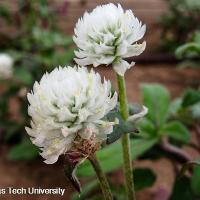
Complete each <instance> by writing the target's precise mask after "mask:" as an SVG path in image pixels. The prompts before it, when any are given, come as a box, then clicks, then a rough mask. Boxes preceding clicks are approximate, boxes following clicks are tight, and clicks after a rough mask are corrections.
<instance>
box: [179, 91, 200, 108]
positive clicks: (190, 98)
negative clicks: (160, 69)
mask: <svg viewBox="0 0 200 200" xmlns="http://www.w3.org/2000/svg"><path fill="white" fill-rule="evenodd" d="M198 102H200V91H197V90H194V89H188V90H187V91H186V93H185V94H184V97H183V102H182V106H183V107H188V106H191V105H194V104H196V103H198Z"/></svg>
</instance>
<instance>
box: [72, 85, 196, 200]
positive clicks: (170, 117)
mask: <svg viewBox="0 0 200 200" xmlns="http://www.w3.org/2000/svg"><path fill="white" fill-rule="evenodd" d="M141 91H142V96H143V103H144V105H145V106H146V107H148V109H149V112H148V114H147V116H146V117H145V118H144V119H143V120H141V121H140V122H139V123H138V126H139V130H140V133H139V134H137V135H136V134H134V135H131V155H132V159H133V160H134V159H136V158H137V159H145V160H147V159H148V160H154V159H159V158H163V157H166V158H167V159H169V160H170V161H171V162H172V164H173V165H177V164H183V163H185V162H187V161H189V160H190V158H189V157H187V155H186V154H187V153H186V152H185V151H184V150H183V149H182V146H192V145H193V143H192V141H191V133H190V131H189V129H190V128H191V126H195V125H196V124H197V122H198V121H199V120H200V115H199V116H198V117H197V115H196V114H195V115H193V114H192V113H193V111H192V110H194V109H193V106H195V105H196V104H198V103H199V100H200V99H199V97H200V96H199V95H200V93H198V91H196V90H193V89H188V90H187V91H186V92H185V93H184V95H183V96H182V97H180V98H178V99H175V100H173V101H171V100H170V94H169V92H168V90H167V89H166V88H165V87H163V86H162V85H158V84H151V85H149V84H148V85H147V84H145V85H143V86H142V90H141ZM183 112H184V116H187V121H186V119H184V118H183ZM194 148H195V149H196V148H200V147H199V146H198V147H194ZM121 152H122V149H121V144H120V143H119V142H116V143H114V144H112V145H109V146H106V147H105V148H103V149H102V150H101V151H99V152H97V157H98V159H99V161H100V163H101V165H102V168H103V170H104V172H105V173H111V172H113V171H115V170H118V169H120V168H121V167H122V164H123V158H122V153H121ZM177 152H178V153H177ZM196 170H197V169H196V168H195V170H194V175H193V176H192V178H187V181H189V183H188V184H189V185H190V188H189V189H188V190H189V192H191V197H192V198H191V199H194V198H193V197H194V196H196V195H197V196H198V195H199V194H196V190H195V188H197V187H199V180H200V179H199V176H197V175H196V174H198V172H196ZM77 175H78V176H80V177H85V178H87V177H88V178H90V179H91V178H92V177H95V173H94V171H93V169H92V167H91V166H90V163H89V162H87V161H85V162H84V163H83V164H81V165H80V166H78V170H77ZM134 176H135V184H136V186H135V187H136V188H137V190H142V189H145V188H146V187H151V186H152V185H153V184H154V182H155V180H156V175H155V174H154V173H153V172H152V171H151V170H150V169H148V168H145V169H143V168H139V169H136V170H135V172H134ZM177 181H178V182H177V183H175V185H174V187H175V188H174V192H173V193H172V196H171V199H176V198H177V197H178V196H177V195H179V197H182V196H181V195H182V194H180V192H181V190H184V187H185V185H184V184H181V183H180V182H179V180H177ZM183 183H184V180H183ZM112 188H113V194H114V196H115V198H116V199H117V200H120V199H124V198H125V196H126V194H125V188H124V186H123V185H120V186H118V185H112ZM82 191H83V193H82V195H81V196H80V198H81V199H86V198H87V199H95V198H96V196H97V197H98V191H99V185H98V183H97V182H96V181H94V182H92V183H91V182H90V183H89V184H86V185H85V186H84V187H83V188H82ZM178 193H179V194H178ZM94 194H95V195H96V196H95V197H94ZM185 195H186V194H184V196H185ZM186 197H187V195H186ZM77 198H78V195H76V194H75V195H74V196H73V197H72V199H73V200H75V199H77ZM97 199H98V198H97Z"/></svg>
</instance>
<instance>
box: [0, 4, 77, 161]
mask: <svg viewBox="0 0 200 200" xmlns="http://www.w3.org/2000/svg"><path fill="white" fill-rule="evenodd" d="M16 2H17V5H16V6H17V7H16V11H15V10H11V8H10V7H9V6H6V5H4V4H3V3H1V4H0V19H1V20H2V23H4V28H2V29H1V30H0V51H1V52H3V53H8V54H9V55H10V56H11V57H12V58H13V59H14V76H13V78H12V79H11V80H0V84H1V85H4V88H6V89H4V90H3V93H2V92H1V96H0V134H1V135H3V138H4V141H6V142H12V143H14V144H16V145H17V146H14V147H13V149H11V152H10V153H9V158H10V159H14V160H21V159H22V160H30V159H32V158H35V157H36V156H37V155H38V151H36V150H35V147H33V145H32V144H31V143H27V140H26V139H25V137H26V133H25V129H24V127H25V126H26V125H27V124H28V119H29V118H28V116H27V107H28V105H27V99H26V93H27V92H28V91H30V89H31V88H32V86H33V83H34V81H35V80H39V79H40V78H41V76H42V75H43V74H44V73H45V72H46V71H51V70H52V69H53V68H54V67H57V66H59V65H61V66H64V65H67V64H69V63H70V62H72V59H73V57H74V49H73V41H72V37H71V36H67V35H66V34H64V33H63V32H62V31H61V30H60V29H59V27H58V26H57V25H58V24H57V21H56V16H57V15H58V14H59V13H58V10H56V9H55V8H54V9H53V8H52V6H51V5H50V1H48V0H37V1H35V0H17V1H16ZM8 5H9V4H8ZM13 98H14V99H15V100H16V104H18V105H19V107H20V112H19V116H18V117H17V118H18V119H13V118H12V116H10V115H12V114H11V113H10V110H12V106H14V105H11V104H10V103H9V99H13ZM25 149H26V150H25Z"/></svg>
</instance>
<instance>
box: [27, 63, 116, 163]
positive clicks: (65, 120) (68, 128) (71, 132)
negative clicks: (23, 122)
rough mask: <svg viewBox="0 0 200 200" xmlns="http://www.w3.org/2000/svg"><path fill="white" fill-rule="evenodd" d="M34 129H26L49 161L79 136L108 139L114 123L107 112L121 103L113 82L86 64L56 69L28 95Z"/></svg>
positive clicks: (69, 146)
mask: <svg viewBox="0 0 200 200" xmlns="http://www.w3.org/2000/svg"><path fill="white" fill-rule="evenodd" d="M28 100H29V103H30V106H29V109H28V113H29V115H30V116H31V117H32V123H31V128H26V130H27V132H28V134H29V135H30V136H31V137H32V141H33V143H34V144H35V145H37V146H39V147H40V148H41V150H42V153H41V155H42V156H43V157H44V158H45V159H46V163H48V164H51V163H54V162H56V161H57V159H58V157H59V156H60V155H61V154H64V153H66V152H67V151H69V150H70V148H71V147H72V146H73V142H74V140H75V138H76V137H77V136H78V137H79V138H83V139H86V140H88V139H90V137H92V135H93V136H94V135H95V137H96V138H97V139H99V140H102V139H105V138H106V137H105V136H106V135H107V134H110V133H111V132H112V131H113V123H111V122H108V121H106V120H104V119H103V118H104V117H105V115H106V114H107V113H108V112H109V111H110V110H112V109H113V108H114V107H115V106H116V104H117V94H116V93H114V95H112V94H111V83H110V82H109V81H106V80H104V82H103V83H102V82H101V77H100V75H99V74H98V73H95V72H94V71H90V72H89V71H88V70H87V68H85V67H82V68H80V67H74V68H72V67H65V68H61V67H60V68H56V69H55V70H54V71H52V72H51V73H49V74H48V73H47V74H45V75H44V76H43V77H42V79H41V81H40V82H39V83H38V82H36V83H35V84H34V87H33V92H32V93H29V94H28Z"/></svg>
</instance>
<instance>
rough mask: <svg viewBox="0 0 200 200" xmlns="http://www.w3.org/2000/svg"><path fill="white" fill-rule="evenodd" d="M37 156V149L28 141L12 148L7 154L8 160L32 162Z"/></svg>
mask: <svg viewBox="0 0 200 200" xmlns="http://www.w3.org/2000/svg"><path fill="white" fill-rule="evenodd" d="M38 155H39V151H38V149H37V148H36V147H35V146H34V145H33V144H32V143H31V142H30V141H28V140H25V141H22V143H20V144H18V145H16V146H14V147H13V148H12V149H11V150H10V151H9V154H8V158H9V159H10V160H14V161H17V160H33V159H35V158H37V157H38Z"/></svg>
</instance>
